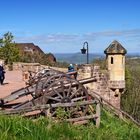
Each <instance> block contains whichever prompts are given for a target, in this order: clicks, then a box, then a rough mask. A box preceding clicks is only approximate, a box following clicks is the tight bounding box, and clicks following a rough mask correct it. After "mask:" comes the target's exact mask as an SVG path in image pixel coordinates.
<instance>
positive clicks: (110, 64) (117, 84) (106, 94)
mask: <svg viewBox="0 0 140 140" xmlns="http://www.w3.org/2000/svg"><path fill="white" fill-rule="evenodd" d="M104 53H105V54H106V63H107V70H106V71H105V72H104V73H103V72H101V70H100V68H99V66H91V65H84V66H83V68H82V69H81V71H80V75H81V76H82V77H81V78H88V77H95V79H96V81H95V82H93V83H90V84H87V86H88V87H89V88H90V89H91V90H92V91H94V92H96V93H98V94H99V95H100V96H101V97H103V98H104V99H105V100H107V101H108V102H110V103H111V104H112V105H113V106H115V107H116V108H120V97H121V94H122V93H123V92H124V89H125V54H126V53H127V51H126V49H125V48H124V47H123V46H122V45H121V44H120V43H119V42H118V41H116V40H115V41H113V42H112V43H111V44H110V45H109V46H108V47H107V48H106V49H105V51H104Z"/></svg>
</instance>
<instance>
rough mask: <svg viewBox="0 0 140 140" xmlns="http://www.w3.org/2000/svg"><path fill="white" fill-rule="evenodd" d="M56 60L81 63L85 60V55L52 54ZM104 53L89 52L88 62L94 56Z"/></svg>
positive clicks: (98, 56)
mask: <svg viewBox="0 0 140 140" xmlns="http://www.w3.org/2000/svg"><path fill="white" fill-rule="evenodd" d="M54 56H55V57H56V59H57V61H60V62H67V63H75V64H83V63H86V62H87V55H86V54H81V53H56V54H54ZM103 57H105V55H104V54H93V53H92V54H89V62H91V61H92V60H93V59H94V58H103Z"/></svg>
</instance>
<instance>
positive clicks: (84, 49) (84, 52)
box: [81, 42, 89, 64]
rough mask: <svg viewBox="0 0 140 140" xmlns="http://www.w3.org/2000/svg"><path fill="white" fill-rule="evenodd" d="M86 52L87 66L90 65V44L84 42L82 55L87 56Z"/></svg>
mask: <svg viewBox="0 0 140 140" xmlns="http://www.w3.org/2000/svg"><path fill="white" fill-rule="evenodd" d="M85 45H86V47H87V49H86V48H85ZM86 51H87V64H89V58H88V57H89V54H88V42H84V44H83V48H82V49H81V53H82V54H86Z"/></svg>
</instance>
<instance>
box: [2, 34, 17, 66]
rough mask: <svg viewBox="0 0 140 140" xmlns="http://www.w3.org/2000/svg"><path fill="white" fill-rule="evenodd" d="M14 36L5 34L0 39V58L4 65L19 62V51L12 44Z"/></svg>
mask: <svg viewBox="0 0 140 140" xmlns="http://www.w3.org/2000/svg"><path fill="white" fill-rule="evenodd" d="M13 39H14V36H13V35H12V33H11V32H7V33H5V34H4V35H3V37H2V38H0V58H1V59H3V60H4V61H5V63H6V64H11V63H13V62H15V61H18V60H19V50H18V48H17V47H15V43H14V42H13Z"/></svg>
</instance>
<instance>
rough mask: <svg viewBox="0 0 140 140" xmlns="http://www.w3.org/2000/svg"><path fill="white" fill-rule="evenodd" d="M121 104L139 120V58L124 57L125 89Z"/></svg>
mask: <svg viewBox="0 0 140 140" xmlns="http://www.w3.org/2000/svg"><path fill="white" fill-rule="evenodd" d="M121 106H122V109H123V110H124V111H126V112H128V113H129V114H130V115H131V116H133V117H134V118H135V120H137V121H138V122H140V58H126V91H125V92H124V94H123V95H122V98H121Z"/></svg>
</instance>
